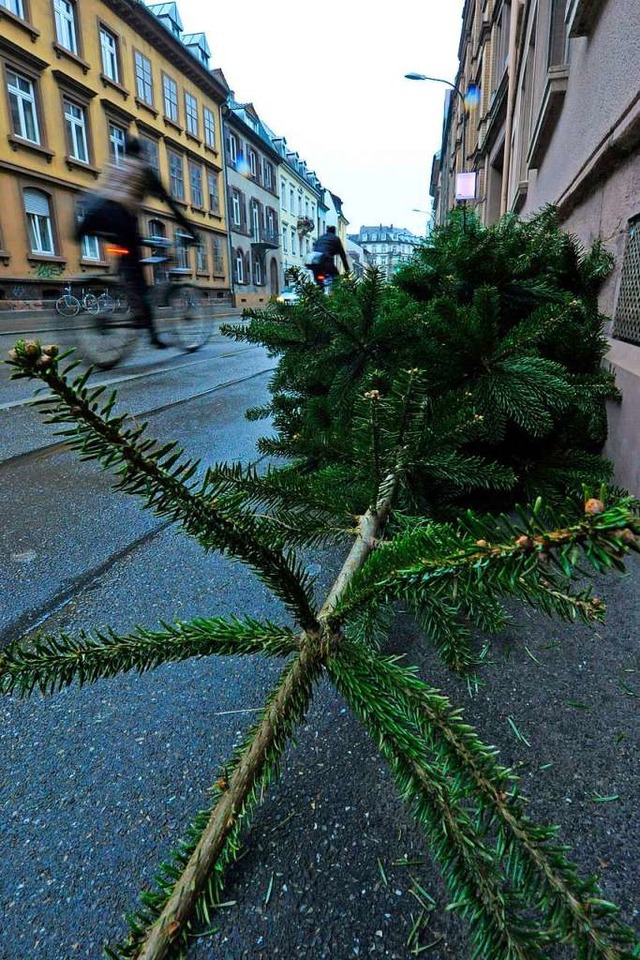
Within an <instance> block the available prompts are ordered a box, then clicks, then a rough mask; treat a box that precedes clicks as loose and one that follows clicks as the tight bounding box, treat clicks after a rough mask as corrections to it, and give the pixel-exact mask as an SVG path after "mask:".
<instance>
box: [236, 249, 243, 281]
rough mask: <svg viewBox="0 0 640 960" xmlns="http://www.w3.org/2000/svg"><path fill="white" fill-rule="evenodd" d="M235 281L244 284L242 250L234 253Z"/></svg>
mask: <svg viewBox="0 0 640 960" xmlns="http://www.w3.org/2000/svg"><path fill="white" fill-rule="evenodd" d="M236 280H237V281H238V283H244V257H243V256H242V250H238V251H237V252H236Z"/></svg>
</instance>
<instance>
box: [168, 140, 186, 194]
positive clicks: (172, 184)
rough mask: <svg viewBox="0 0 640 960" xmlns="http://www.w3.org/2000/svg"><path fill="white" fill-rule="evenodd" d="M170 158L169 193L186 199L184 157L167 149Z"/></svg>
mask: <svg viewBox="0 0 640 960" xmlns="http://www.w3.org/2000/svg"><path fill="white" fill-rule="evenodd" d="M167 156H168V158H169V193H170V194H171V196H172V197H174V199H175V200H184V169H183V164H182V157H181V156H180V154H179V153H174V152H173V150H167Z"/></svg>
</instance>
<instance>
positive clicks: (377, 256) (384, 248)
mask: <svg viewBox="0 0 640 960" xmlns="http://www.w3.org/2000/svg"><path fill="white" fill-rule="evenodd" d="M349 239H350V240H352V241H353V242H354V243H357V244H359V245H360V247H361V248H362V249H363V251H364V254H365V257H366V259H367V263H368V264H369V265H370V266H372V267H377V268H378V269H379V270H381V271H382V274H383V275H384V276H385V277H387V278H389V277H391V276H393V274H394V273H395V271H396V270H397V269H398V267H399V266H400V265H401V264H402V263H404V262H405V261H406V260H408V259H409V258H410V257H411V255H412V253H413V252H414V250H415V248H416V246H417V245H418V244H419V243H420V242H421V240H420V237H416V236H415V234H413V233H411V231H410V230H407V229H406V228H405V227H394V226H393V224H391V226H389V227H385V226H383V225H382V224H379V225H378V226H377V227H360V232H359V233H357V234H350V235H349Z"/></svg>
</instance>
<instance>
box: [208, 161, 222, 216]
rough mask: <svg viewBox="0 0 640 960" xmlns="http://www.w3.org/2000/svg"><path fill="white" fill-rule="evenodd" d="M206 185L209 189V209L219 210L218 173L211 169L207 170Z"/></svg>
mask: <svg viewBox="0 0 640 960" xmlns="http://www.w3.org/2000/svg"><path fill="white" fill-rule="evenodd" d="M207 187H208V190H209V210H210V211H211V213H219V212H220V194H219V192H218V174H217V173H214V172H213V170H208V171H207Z"/></svg>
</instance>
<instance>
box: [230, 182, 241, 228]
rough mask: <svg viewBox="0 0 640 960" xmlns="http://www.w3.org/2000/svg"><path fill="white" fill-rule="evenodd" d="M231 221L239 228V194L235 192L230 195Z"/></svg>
mask: <svg viewBox="0 0 640 960" xmlns="http://www.w3.org/2000/svg"><path fill="white" fill-rule="evenodd" d="M231 219H232V220H233V222H234V224H235V225H236V227H239V226H240V224H241V223H242V220H241V218H240V194H239V193H238V191H237V190H234V191H233V193H232V194H231Z"/></svg>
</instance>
